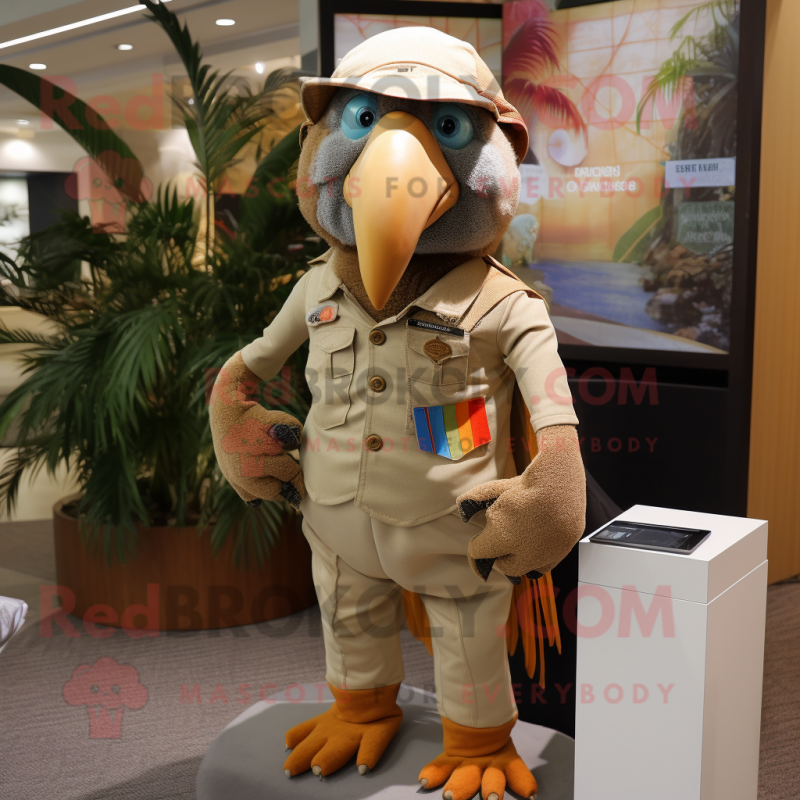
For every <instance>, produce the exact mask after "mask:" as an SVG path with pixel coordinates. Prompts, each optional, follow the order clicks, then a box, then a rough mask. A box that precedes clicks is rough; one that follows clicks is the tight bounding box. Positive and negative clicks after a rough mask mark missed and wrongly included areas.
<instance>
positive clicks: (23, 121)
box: [17, 119, 30, 125]
mask: <svg viewBox="0 0 800 800" xmlns="http://www.w3.org/2000/svg"><path fill="white" fill-rule="evenodd" d="M17 125H30V122H28V120H26V119H18V120H17Z"/></svg>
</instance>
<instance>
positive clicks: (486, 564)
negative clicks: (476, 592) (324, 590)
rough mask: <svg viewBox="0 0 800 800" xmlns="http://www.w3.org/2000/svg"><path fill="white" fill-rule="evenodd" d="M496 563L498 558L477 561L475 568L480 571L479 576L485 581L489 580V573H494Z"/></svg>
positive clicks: (477, 559)
mask: <svg viewBox="0 0 800 800" xmlns="http://www.w3.org/2000/svg"><path fill="white" fill-rule="evenodd" d="M495 561H497V559H496V558H476V559H475V567H476V569H477V570H478V575H480V576H481V578H483V580H485V581H486V580H489V573H490V572H491V571H492V567H493V566H494V562H495Z"/></svg>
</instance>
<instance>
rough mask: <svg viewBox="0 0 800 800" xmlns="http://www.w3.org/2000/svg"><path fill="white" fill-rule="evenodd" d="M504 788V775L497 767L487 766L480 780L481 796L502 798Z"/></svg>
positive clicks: (489, 799) (493, 798) (484, 797)
mask: <svg viewBox="0 0 800 800" xmlns="http://www.w3.org/2000/svg"><path fill="white" fill-rule="evenodd" d="M505 790H506V775H505V773H504V772H503V770H502V769H498V767H487V768H486V772H484V773H483V779H482V780H481V797H483V800H503V793H504V792H505Z"/></svg>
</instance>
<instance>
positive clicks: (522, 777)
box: [505, 756, 539, 797]
mask: <svg viewBox="0 0 800 800" xmlns="http://www.w3.org/2000/svg"><path fill="white" fill-rule="evenodd" d="M505 773H506V780H507V781H508V786H509V788H510V789H511V790H512V791H514V792H516V793H517V794H519V795H522V797H532V796H533V795H535V794H536V792H537V791H538V788H539V787H538V786H537V784H536V778H534V777H533V773H531V771H530V770H529V769H528V768H527V767H526V766H525V762H524V761H523V760H522V759H521V758H520V757H519V756H517V757H516V758H515V759H513V760H512V761H509V763H508V764H507V765H506V768H505Z"/></svg>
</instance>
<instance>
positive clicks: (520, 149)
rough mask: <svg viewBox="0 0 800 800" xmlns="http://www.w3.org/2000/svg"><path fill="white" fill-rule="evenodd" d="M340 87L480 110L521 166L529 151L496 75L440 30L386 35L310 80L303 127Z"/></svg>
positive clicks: (462, 43)
mask: <svg viewBox="0 0 800 800" xmlns="http://www.w3.org/2000/svg"><path fill="white" fill-rule="evenodd" d="M341 88H352V89H363V90H364V91H367V92H375V93H376V94H382V95H386V96H388V97H403V98H408V99H410V100H437V101H451V102H454V103H466V104H467V105H472V106H480V107H481V108H485V109H486V110H487V111H489V112H491V113H492V114H493V115H494V117H495V119H496V120H497V121H498V123H501V124H503V125H507V126H508V127H507V128H506V130H507V132H508V134H509V138H510V139H511V143H512V145H513V147H514V150H515V152H516V154H517V158H518V159H519V160H520V161H522V159H523V158H524V157H525V154H526V153H527V152H528V129H527V128H526V126H525V122H524V121H523V119H522V117H521V116H520V114H519V112H518V111H517V109H516V108H514V106H512V105H511V103H509V102H508V101H507V100H506V99H505V97H503V92H502V90H501V89H500V86H499V85H498V83H497V80H496V79H495V77H494V75H493V74H492V71H491V70H490V69H489V67H487V66H486V63H485V62H484V61H483V59H482V58H481V57H480V56H479V55H478V53H477V52H476V50H475V48H474V47H473V46H472V45H471V44H469V43H467V42H465V41H463V40H461V39H456V38H455V37H454V36H449V35H448V34H446V33H442V31H438V30H436V29H435V28H424V27H416V26H413V27H412V26H410V27H406V28H395V29H393V30H389V31H384V32H383V33H379V34H378V35H377V36H373V37H371V38H370V39H367V40H365V41H363V42H362V43H361V44H359V45H358V46H357V47H354V48H353V49H352V50H351V51H350V52H349V53H348V54H347V55H346V56H345V57H344V58H343V59H342V60H341V62H340V63H339V65H338V66H337V67H336V69H335V71H334V73H333V75H332V76H331V77H330V78H306V79H305V80H304V81H303V84H302V88H301V90H300V99H301V102H302V105H303V111H305V114H306V117H307V119H308V122H306V123H305V124H304V127H305V126H307V125H309V124H312V125H313V124H314V123H315V122H318V121H319V119H320V118H321V117H322V115H323V114H324V113H325V109H326V108H327V107H328V104H329V103H330V101H331V98H332V97H333V95H334V94H335V93H336V91H337V90H338V89H341ZM303 133H304V131H303V132H301V141H302V139H303V138H304V136H303Z"/></svg>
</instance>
